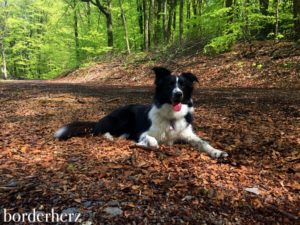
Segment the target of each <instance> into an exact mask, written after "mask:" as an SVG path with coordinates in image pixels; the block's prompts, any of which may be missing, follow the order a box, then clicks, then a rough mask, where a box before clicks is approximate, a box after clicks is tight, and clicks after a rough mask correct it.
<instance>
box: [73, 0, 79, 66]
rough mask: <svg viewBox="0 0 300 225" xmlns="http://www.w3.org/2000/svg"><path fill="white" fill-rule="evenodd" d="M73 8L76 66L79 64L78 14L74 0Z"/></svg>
mask: <svg viewBox="0 0 300 225" xmlns="http://www.w3.org/2000/svg"><path fill="white" fill-rule="evenodd" d="M73 10H74V12H73V13H74V40H75V54H76V67H78V66H79V64H80V52H79V39H78V36H79V35H78V15H77V4H76V0H74V1H73Z"/></svg>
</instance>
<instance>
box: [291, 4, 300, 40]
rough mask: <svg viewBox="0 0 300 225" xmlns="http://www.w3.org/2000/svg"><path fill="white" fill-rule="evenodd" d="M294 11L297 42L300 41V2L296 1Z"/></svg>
mask: <svg viewBox="0 0 300 225" xmlns="http://www.w3.org/2000/svg"><path fill="white" fill-rule="evenodd" d="M293 11H294V31H295V40H296V41H297V40H299V39H300V1H299V0H294V2H293Z"/></svg>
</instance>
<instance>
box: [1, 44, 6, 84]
mask: <svg viewBox="0 0 300 225" xmlns="http://www.w3.org/2000/svg"><path fill="white" fill-rule="evenodd" d="M0 49H1V56H2V74H3V79H4V80H6V79H7V67H6V56H5V48H4V43H3V38H1V40H0Z"/></svg>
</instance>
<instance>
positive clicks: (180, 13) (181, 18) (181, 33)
mask: <svg viewBox="0 0 300 225" xmlns="http://www.w3.org/2000/svg"><path fill="white" fill-rule="evenodd" d="M183 6H184V0H180V6H179V42H180V44H182V36H183Z"/></svg>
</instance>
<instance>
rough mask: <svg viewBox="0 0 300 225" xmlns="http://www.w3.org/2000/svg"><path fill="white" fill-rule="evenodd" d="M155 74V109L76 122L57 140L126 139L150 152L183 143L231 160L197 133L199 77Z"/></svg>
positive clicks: (123, 109)
mask: <svg viewBox="0 0 300 225" xmlns="http://www.w3.org/2000/svg"><path fill="white" fill-rule="evenodd" d="M153 71H154V72H155V75H156V77H155V87H156V88H155V94H154V102H153V104H152V105H148V106H145V105H127V106H124V107H121V108H118V109H116V110H115V111H113V112H111V113H110V114H108V115H107V116H105V117H103V118H102V119H100V120H99V121H98V122H73V123H70V124H67V125H65V126H64V127H62V128H60V129H58V130H57V131H56V133H55V134H54V137H55V138H58V139H59V140H65V139H68V138H70V137H74V136H83V135H86V134H92V135H104V136H106V137H107V136H108V137H111V136H115V137H120V136H122V137H125V138H127V139H130V140H134V141H135V142H137V145H139V146H143V147H150V148H158V147H159V144H162V143H165V144H170V145H171V144H173V143H174V142H177V141H183V142H187V143H189V144H191V145H192V146H194V147H196V148H197V149H199V150H201V151H204V152H206V153H208V154H209V155H210V156H211V157H213V158H219V157H227V156H228V154H227V153H226V152H224V151H221V150H218V149H215V148H213V147H212V146H211V145H210V144H208V143H207V142H206V141H203V140H202V139H201V138H200V137H198V136H197V135H196V134H195V133H194V132H193V128H192V122H193V117H192V113H193V111H194V108H193V100H192V93H193V83H194V82H198V79H197V77H196V76H195V75H194V74H192V73H182V74H180V75H177V76H176V75H172V74H171V71H169V70H168V69H165V68H163V67H155V68H153Z"/></svg>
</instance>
